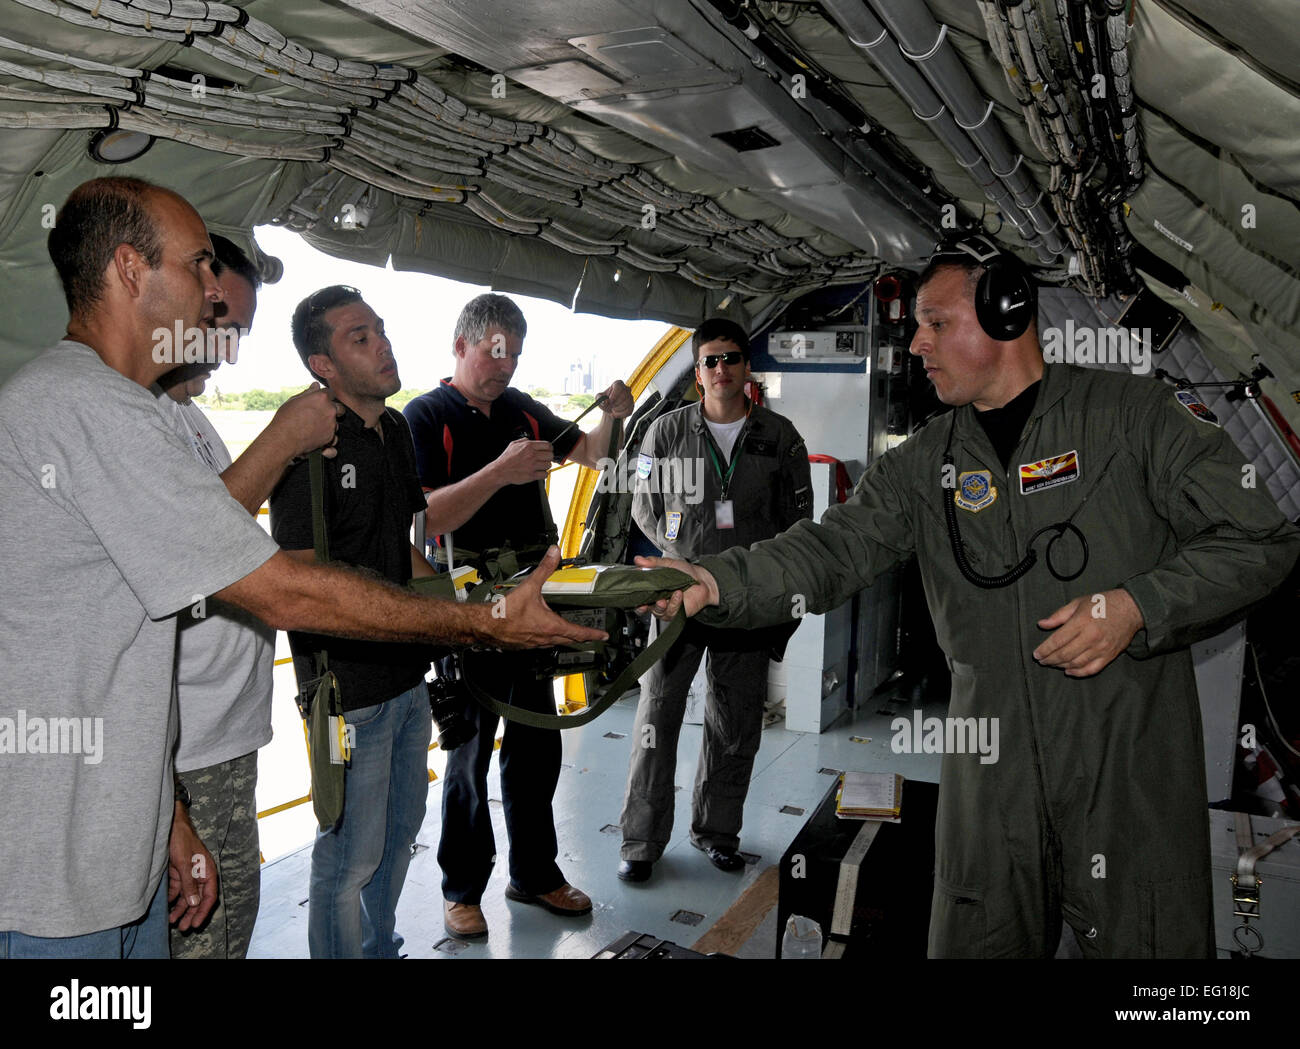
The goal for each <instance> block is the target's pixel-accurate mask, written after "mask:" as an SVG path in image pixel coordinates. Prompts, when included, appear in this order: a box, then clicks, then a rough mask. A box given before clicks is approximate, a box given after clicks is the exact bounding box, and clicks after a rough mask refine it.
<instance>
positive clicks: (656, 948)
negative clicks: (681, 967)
mask: <svg viewBox="0 0 1300 1049" xmlns="http://www.w3.org/2000/svg"><path fill="white" fill-rule="evenodd" d="M708 957H710V956H709V955H707V954H700V952H699V951H692V950H690V949H689V948H687V947H679V946H678V945H677V944H675V943H672V942H670V941H668V940H661V939H659V937H658V936H651V935H650V934H649V933H648V932H625V933H624V934H623V935H622V936H620V937H619V938H618V939H617V940H615V941H614V942H613V943H611V944H610V945H609V946H607V947H602V948H601V949H600V950H599V951H597V952H596V953H595V954H593V955H592V958H600V959H605V958H613V959H616V960H618V961H628V960H639V959H641V958H708Z"/></svg>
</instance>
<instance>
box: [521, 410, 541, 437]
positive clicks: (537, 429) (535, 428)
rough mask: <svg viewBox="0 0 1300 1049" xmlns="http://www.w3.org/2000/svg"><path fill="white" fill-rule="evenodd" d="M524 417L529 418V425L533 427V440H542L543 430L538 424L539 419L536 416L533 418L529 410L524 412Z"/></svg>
mask: <svg viewBox="0 0 1300 1049" xmlns="http://www.w3.org/2000/svg"><path fill="white" fill-rule="evenodd" d="M524 418H525V419H527V420H528V425H529V426H530V427H531V428H532V431H533V440H534V441H540V440H541V439H542V438H541V436H540V434H541V432H542V429H541V427H540V426H538V425H537V420H536V419H534V418H533V417H532V416H531V415H529V414H528V413H527V412H524Z"/></svg>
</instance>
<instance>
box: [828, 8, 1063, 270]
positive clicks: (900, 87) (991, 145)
mask: <svg viewBox="0 0 1300 1049" xmlns="http://www.w3.org/2000/svg"><path fill="white" fill-rule="evenodd" d="M869 2H870V4H871V8H872V9H874V13H873V10H869V9H868V8H867V7H866V6H865V4H864V3H863V2H862V0H821V6H822V8H823V10H825V11H826V13H827V14H829V15H830V16H831V17H832V18H833V19H834V20H835V22H836V23H837V24H838V25H839V27H840V28H841V29H842V30H843V31H844V33H845V35H846V36H847V37H848V39H849V42H850V43H852V44H853V46H854V47H856V48H858V49H859V50H861V51H863V52H864V53H865V54H866V56H867V57H868V58H869V59H870V60H871V62H872V63H873V64H874V65H875V66H876V67H877V68H878V69H879V70H880V71H881V72H882V73H883V74H884V75H885V77H886V78H888V80H889V82H890V83H891V84H893V85H894V87H895V88H896V89H897V91H898V92H899V93H900V94H901V95H902V96H903V98H904V99H905V100H906V101H907V103H908V105H910V106H911V107H912V112H913V113H915V114H916V116H917V118H918V119H920V120H923V121H925V122H926V123H927V124H928V125H929V126H930V128H931V130H932V131H933V132H934V134H935V136H936V137H937V138H938V139H939V140H940V141H941V142H943V144H944V145H945V146H947V147H948V149H949V150H950V151H951V152H952V154H953V156H954V157H956V158H957V162H958V163H959V164H961V166H962V167H964V168H965V169H966V170H967V171H969V172H970V175H971V177H972V178H973V179H974V180H975V182H976V183H977V184H978V185H979V186H980V187H981V188H982V189H983V190H984V192H985V194H986V195H987V196H988V198H989V199H990V200H992V201H993V202H994V203H995V204H996V205H997V206H998V208H999V209H1000V210H1001V211H1002V213H1003V214H1004V215H1005V216H1006V218H1007V220H1008V221H1009V222H1011V223H1012V225H1014V226H1015V227H1016V228H1017V229H1018V230H1019V231H1020V235H1021V237H1023V238H1024V240H1025V242H1026V243H1027V244H1028V245H1029V246H1030V247H1032V248H1033V249H1034V250H1035V251H1036V252H1037V254H1038V258H1039V260H1040V261H1041V262H1043V263H1050V262H1053V261H1055V260H1056V258H1057V257H1058V256H1059V255H1060V254H1061V252H1062V251H1064V249H1065V241H1064V240H1063V239H1062V237H1061V233H1060V230H1059V228H1058V226H1057V223H1056V219H1055V218H1054V217H1053V216H1052V214H1051V213H1050V212H1049V211H1048V209H1047V207H1046V206H1045V205H1044V204H1043V193H1042V191H1041V190H1040V189H1038V188H1037V187H1036V186H1035V185H1034V182H1033V180H1032V179H1031V178H1030V177H1029V173H1028V172H1027V171H1026V170H1025V169H1024V167H1023V162H1024V157H1023V156H1021V154H1020V153H1019V152H1018V151H1016V150H1014V149H1013V148H1012V146H1011V143H1010V142H1008V141H1007V137H1006V134H1005V133H1004V132H1003V130H1002V127H1001V125H999V124H998V123H997V121H996V120H993V119H991V118H992V115H993V103H992V102H991V101H988V100H987V99H985V98H984V97H983V96H982V95H981V94H980V91H979V89H978V88H977V87H976V86H975V84H974V82H973V81H972V80H971V78H970V74H969V73H967V72H966V68H965V66H963V65H962V64H961V60H960V59H959V58H958V57H957V55H956V54H955V53H954V52H953V50H952V48H951V47H950V46H949V45H948V42H947V40H946V39H945V37H946V35H947V27H946V26H940V25H939V24H938V23H937V22H935V20H934V17H933V16H932V15H931V14H930V11H929V9H928V8H927V7H926V6H925V5H924V4H921V3H917V2H916V0H869ZM877 16H879V17H877ZM886 27H888V28H886ZM891 33H892V34H893V35H892V37H891V35H890V34H891Z"/></svg>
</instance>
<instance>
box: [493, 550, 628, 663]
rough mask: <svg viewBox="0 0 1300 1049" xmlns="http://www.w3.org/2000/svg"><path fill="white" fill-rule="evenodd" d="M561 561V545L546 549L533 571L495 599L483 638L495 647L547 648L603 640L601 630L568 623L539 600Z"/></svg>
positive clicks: (605, 636)
mask: <svg viewBox="0 0 1300 1049" xmlns="http://www.w3.org/2000/svg"><path fill="white" fill-rule="evenodd" d="M559 564H560V548H559V547H558V546H553V547H551V548H550V549H549V550H547V551H546V556H545V557H544V558H542V561H541V564H539V565H538V566H537V567H536V568H535V569H533V571H532V573H531V574H530V575H529V576H528V578H527V579H525V580H524V581H523V582H522V583H520V584H519V585H518V586H517V587H515V588H514V589H513V590H511V591H510V593H509V594H508V595H507V596H506V597H504V598H502V599H501V600H500V601H497V602H494V603H493V604H492V605H491V606H490V607H491V609H492V618H491V619H490V620H488V627H487V630H488V631H489V636H488V637H486V638H485V639H484V640H485V641H486V642H487V643H488V644H491V645H494V646H495V647H497V648H546V647H548V646H551V645H569V644H581V643H583V642H588V641H605V640H608V638H609V635H608V634H606V633H605V632H604V631H603V630H592V629H591V628H590V627H584V626H578V625H577V624H575V623H570V622H569V621H568V620H567V619H564V618H562V617H560V616H558V615H556V614H555V613H554V612H553V611H551V609H550V607H549V606H548V605H547V604H546V602H545V601H543V600H542V584H543V583H544V582H546V580H547V578H548V577H549V576H550V574H551V573H552V572H554V571H555V569H556V568H557V567H558V566H559Z"/></svg>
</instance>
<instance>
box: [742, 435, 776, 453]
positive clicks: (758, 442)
mask: <svg viewBox="0 0 1300 1049" xmlns="http://www.w3.org/2000/svg"><path fill="white" fill-rule="evenodd" d="M744 449H745V451H747V452H749V454H750V455H776V442H775V441H769V440H766V439H765V438H762V437H746V438H745V444H744Z"/></svg>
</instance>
